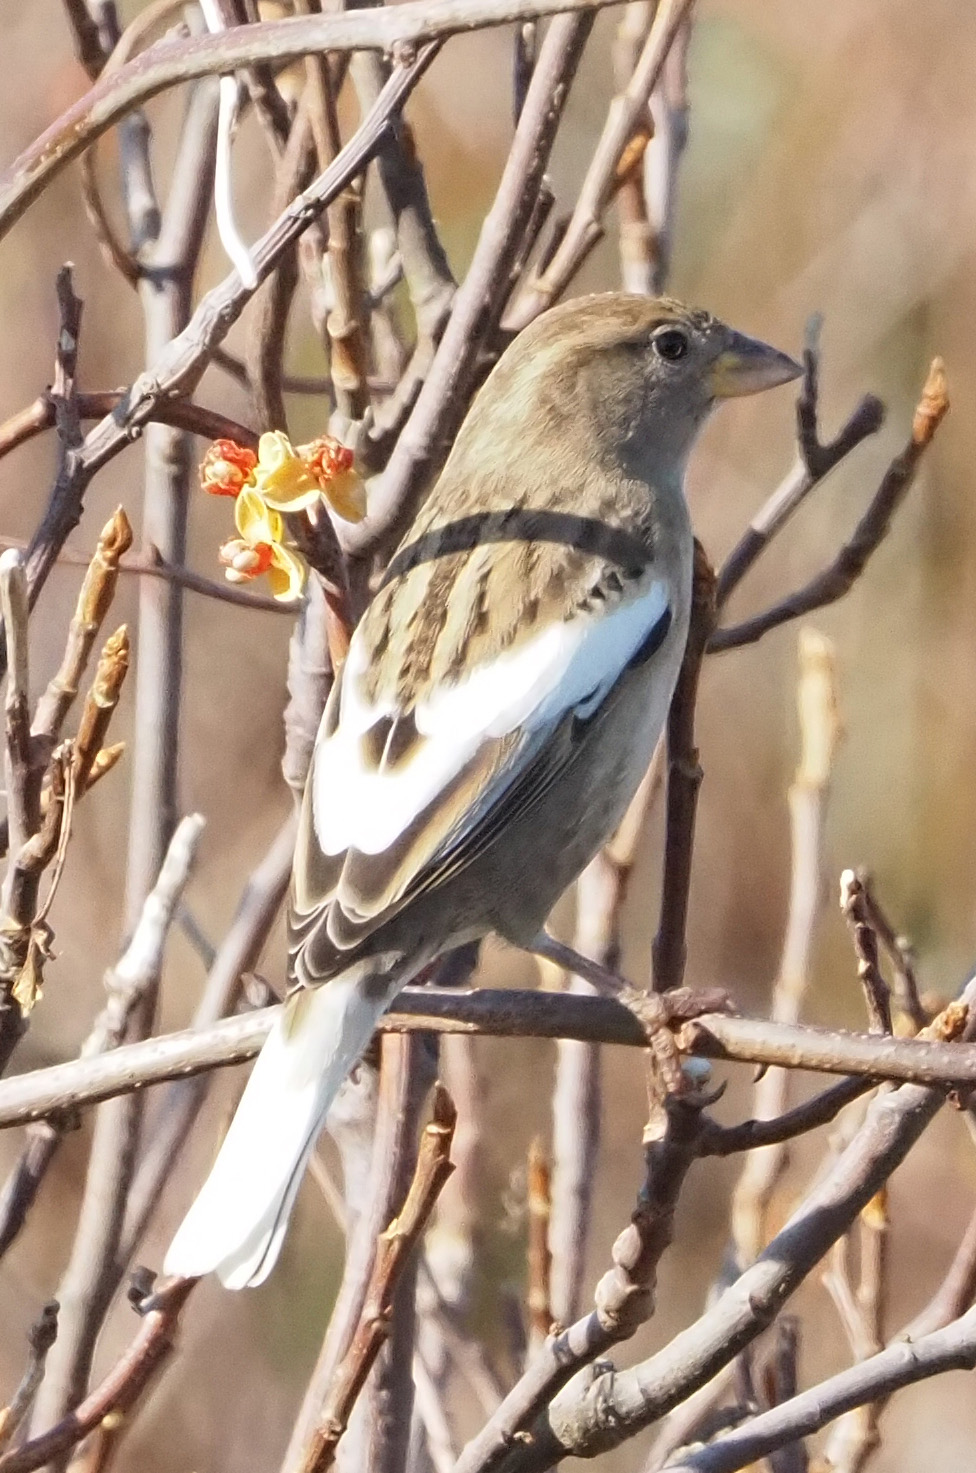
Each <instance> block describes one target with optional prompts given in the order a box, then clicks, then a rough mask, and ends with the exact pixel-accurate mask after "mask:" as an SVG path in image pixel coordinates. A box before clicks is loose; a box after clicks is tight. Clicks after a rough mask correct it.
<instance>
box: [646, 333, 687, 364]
mask: <svg viewBox="0 0 976 1473" xmlns="http://www.w3.org/2000/svg"><path fill="white" fill-rule="evenodd" d="M653 342H654V351H655V353H656V354H657V356H658V357H659V358H663V359H664V361H665V363H677V362H678V359H679V358H683V357H684V356H685V354H686V353H687V351H688V339H687V337H686V336H685V334H684V333H683V332H682V331H681V329H680V328H677V327H666V328H664V330H663V331H662V332H659V333H657V334H656V335H655V337H654V339H653Z"/></svg>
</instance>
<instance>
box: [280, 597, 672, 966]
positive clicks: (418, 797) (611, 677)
mask: <svg viewBox="0 0 976 1473" xmlns="http://www.w3.org/2000/svg"><path fill="white" fill-rule="evenodd" d="M628 592H630V593H631V596H630V597H627V596H626V595H624V596H621V597H620V598H619V600H617V601H616V605H615V606H612V607H610V608H607V607H606V606H603V607H602V608H600V609H599V610H597V611H595V612H594V611H592V610H588V609H583V610H580V611H578V612H577V613H576V614H575V615H574V616H573V617H572V618H570V619H567V620H565V621H563V622H561V623H559V624H549V625H548V626H547V627H545V628H544V629H542V630H540V631H539V632H538V633H536V634H534V635H532V636H531V637H529V638H527V639H525V640H523V641H522V642H521V644H519V645H517V646H515V647H514V648H512V649H510V650H506V651H504V652H502V653H501V654H499V655H497V656H496V657H495V658H494V659H493V660H492V661H490V662H489V663H486V664H483V665H481V666H479V667H477V668H475V669H474V670H472V671H470V672H468V673H467V674H466V675H465V676H464V678H463V679H461V680H458V681H456V682H454V683H452V684H443V683H442V684H440V685H438V686H435V687H434V689H433V690H430V691H428V692H426V693H424V694H422V695H421V696H420V697H419V698H418V699H417V700H415V701H414V702H413V704H412V706H411V707H410V708H409V709H403V708H402V706H398V704H397V702H396V700H395V699H394V698H392V697H391V696H389V695H386V696H384V695H382V694H380V695H378V696H375V697H374V698H372V699H369V698H368V697H367V695H366V690H365V687H366V681H365V679H364V677H365V675H366V671H367V664H368V655H367V644H366V641H365V640H364V639H362V638H361V637H360V634H359V632H357V634H356V635H355V636H354V637H353V640H352V643H351V645H350V649H349V655H348V658H347V660H346V664H345V666H344V667H343V671H342V676H341V691H339V692H337V693H335V694H334V697H333V699H332V700H330V704H329V707H328V708H327V711H326V716H325V717H324V718H323V732H322V738H321V739H320V740H319V742H318V743H317V745H316V751H315V755H314V758H313V766H312V772H311V776H310V780H309V786H308V791H307V793H306V802H305V805H304V815H303V824H302V834H301V836H300V840H299V853H298V856H297V858H296V884H295V894H294V897H293V915H292V949H293V951H294V950H296V949H301V948H302V947H303V946H306V945H308V943H309V942H310V939H311V938H312V936H313V934H314V933H315V931H316V930H317V929H321V923H322V922H324V923H325V930H326V932H327V936H328V942H326V937H325V936H321V937H320V940H321V942H322V943H323V944H322V945H319V944H318V940H316V944H315V946H314V948H313V950H314V951H315V952H316V953H317V954H319V953H324V952H331V951H332V950H333V949H335V951H337V952H339V953H343V954H344V955H345V957H346V958H347V959H348V958H349V954H350V952H351V951H352V950H354V949H355V947H356V946H357V945H359V944H360V943H361V942H362V941H363V940H365V938H366V937H367V936H368V935H369V934H370V933H371V932H372V931H374V930H375V929H376V928H377V926H379V925H380V924H381V923H382V922H383V921H384V920H385V919H386V918H388V917H389V916H390V915H391V914H393V913H394V912H395V911H397V910H399V909H400V908H401V907H402V906H403V905H404V904H405V903H406V902H407V901H408V900H409V899H411V898H412V897H413V896H415V895H416V894H419V893H421V892H422V891H423V890H427V889H429V888H430V887H431V886H432V885H435V884H439V883H442V882H443V880H444V879H446V878H447V877H448V876H449V875H450V874H452V873H454V872H456V871H457V870H458V869H459V868H460V867H462V866H464V865H466V864H469V863H470V862H471V860H472V859H473V858H474V857H475V856H476V855H477V854H479V853H481V852H483V850H484V848H485V847H486V845H487V844H489V843H490V842H491V841H492V839H493V838H494V837H495V835H496V833H497V831H498V828H499V826H500V825H501V824H502V823H503V822H504V820H505V817H506V815H507V814H508V813H510V812H511V811H512V806H511V805H512V804H513V803H516V804H518V805H519V807H522V806H523V805H528V804H531V803H532V802H534V801H536V800H537V798H538V797H539V796H541V794H542V793H543V792H545V791H546V790H547V789H548V787H549V785H550V784H551V782H552V781H554V780H555V777H556V776H557V775H558V773H559V772H560V771H561V770H562V768H563V766H564V764H565V762H567V761H568V760H570V759H571V756H572V752H573V750H574V747H575V743H574V741H573V728H574V723H579V722H585V721H587V720H588V719H589V718H590V717H591V716H592V715H593V714H594V712H596V711H597V710H598V709H599V707H600V705H601V704H602V702H603V701H604V700H605V699H606V697H607V695H608V693H609V692H610V690H611V689H612V688H613V686H614V684H615V683H616V681H617V680H618V679H619V677H620V676H621V674H622V673H623V671H624V670H625V669H626V668H627V666H628V665H629V664H630V663H631V661H633V660H634V659H635V658H636V657H638V656H639V654H640V652H641V651H642V649H643V648H645V647H646V646H647V645H648V643H649V641H652V640H653V639H654V638H655V637H656V636H658V637H663V632H662V631H664V630H666V627H667V623H668V622H669V620H670V611H669V599H668V589H667V587H666V585H665V584H664V583H663V582H661V581H659V580H652V581H649V582H647V583H645V584H644V586H643V587H641V588H639V589H635V590H628ZM339 964H340V965H341V964H342V963H339ZM336 969H338V965H337V967H336ZM303 970H305V971H308V968H307V967H306V968H303Z"/></svg>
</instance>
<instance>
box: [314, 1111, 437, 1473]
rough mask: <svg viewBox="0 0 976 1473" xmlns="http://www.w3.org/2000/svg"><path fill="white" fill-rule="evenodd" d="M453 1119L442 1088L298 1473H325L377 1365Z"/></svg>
mask: <svg viewBox="0 0 976 1473" xmlns="http://www.w3.org/2000/svg"><path fill="white" fill-rule="evenodd" d="M456 1119H457V1116H456V1114H455V1110H454V1106H453V1104H452V1103H451V1099H450V1096H449V1095H448V1093H447V1091H446V1090H445V1089H444V1088H443V1087H442V1086H437V1088H436V1091H435V1095H434V1112H433V1118H432V1119H431V1121H430V1124H429V1125H427V1127H426V1128H425V1130H424V1132H423V1135H422V1136H421V1140H420V1153H419V1157H418V1160H417V1167H416V1170H415V1172H414V1176H413V1181H412V1182H411V1184H410V1190H409V1192H408V1193H407V1197H406V1201H405V1202H404V1203H403V1206H402V1207H401V1208H400V1210H399V1212H398V1213H397V1215H396V1217H395V1218H394V1219H393V1221H392V1222H391V1223H390V1225H389V1227H388V1228H387V1229H386V1230H385V1232H383V1233H382V1234H381V1235H380V1239H379V1243H378V1245H377V1253H376V1259H375V1262H374V1264H373V1270H372V1273H371V1275H370V1280H369V1285H368V1287H367V1290H366V1297H365V1301H364V1304H363V1310H362V1314H361V1316H360V1320H359V1325H358V1327H357V1330H356V1334H355V1336H354V1338H353V1341H352V1344H351V1345H350V1347H349V1350H348V1351H347V1353H346V1354H345V1356H343V1358H342V1361H341V1362H340V1364H339V1367H338V1369H337V1371H336V1375H335V1378H334V1380H333V1383H332V1386H331V1388H330V1391H329V1397H328V1400H327V1402H326V1404H325V1406H324V1408H323V1411H322V1416H321V1420H320V1422H319V1425H318V1427H317V1428H316V1431H315V1436H314V1437H313V1439H312V1441H311V1443H310V1445H309V1448H308V1451H307V1454H306V1458H305V1461H304V1463H303V1465H302V1473H325V1470H326V1469H327V1468H330V1467H331V1466H332V1461H333V1454H334V1452H335V1447H336V1444H337V1443H338V1441H339V1438H340V1437H341V1436H342V1434H343V1432H344V1430H345V1428H346V1424H347V1423H348V1421H349V1414H350V1412H351V1411H352V1407H353V1405H354V1403H355V1401H356V1398H357V1397H358V1395H359V1393H360V1392H361V1391H362V1389H363V1386H364V1384H365V1382H366V1377H367V1376H368V1374H369V1371H370V1368H371V1366H372V1365H373V1363H374V1361H375V1360H376V1357H377V1355H378V1354H379V1352H380V1349H381V1347H382V1345H383V1342H384V1340H385V1338H386V1336H387V1335H388V1334H389V1324H390V1319H391V1317H392V1315H393V1295H394V1291H395V1289H396V1287H397V1283H398V1281H399V1278H400V1276H401V1274H402V1272H403V1269H404V1267H405V1265H406V1261H407V1259H408V1257H409V1256H410V1253H411V1252H412V1250H413V1248H414V1246H415V1245H416V1243H417V1242H418V1241H419V1239H420V1237H421V1236H422V1234H423V1231H424V1228H425V1227H426V1225H427V1220H428V1218H429V1217H430V1214H431V1212H432V1210H433V1207H434V1203H435V1201H436V1200H437V1197H438V1195H439V1193H440V1191H441V1188H442V1187H443V1185H444V1183H445V1182H446V1181H447V1179H448V1177H449V1176H450V1174H451V1172H452V1170H453V1167H452V1165H451V1141H452V1139H453V1135H454V1126H455V1122H456Z"/></svg>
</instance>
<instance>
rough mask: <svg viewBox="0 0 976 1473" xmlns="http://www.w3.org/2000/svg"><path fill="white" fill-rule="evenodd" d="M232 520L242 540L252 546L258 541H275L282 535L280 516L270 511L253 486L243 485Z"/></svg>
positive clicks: (279, 539) (282, 528)
mask: <svg viewBox="0 0 976 1473" xmlns="http://www.w3.org/2000/svg"><path fill="white" fill-rule="evenodd" d="M234 522H235V525H236V527H237V530H238V532H239V533H240V535H241V536H242V537H243V539H244V541H245V542H246V543H247V544H248V545H249V546H250V547H254V546H256V545H257V543H259V542H269V543H276V542H280V541H281V539H282V537H283V536H284V532H285V527H284V523H283V522H282V520H281V517H280V516H279V514H278V513H277V512H276V511H272V510H271V508H270V507H269V506H268V505H267V503H266V502H265V500H264V497H263V496H262V495H261V494H260V493H259V492H258V491H257V490H256V489H254V488H253V487H250V486H245V488H244V490H243V491H242V492H241V494H240V496H238V498H237V501H236V503H235V505H234Z"/></svg>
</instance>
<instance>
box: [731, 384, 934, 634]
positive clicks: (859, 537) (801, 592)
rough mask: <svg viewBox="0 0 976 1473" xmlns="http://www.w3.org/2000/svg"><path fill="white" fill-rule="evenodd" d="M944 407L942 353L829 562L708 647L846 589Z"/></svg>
mask: <svg viewBox="0 0 976 1473" xmlns="http://www.w3.org/2000/svg"><path fill="white" fill-rule="evenodd" d="M948 408H949V398H948V393H947V389H946V376H945V368H944V367H943V364H942V359H941V358H934V359H933V360H932V366H931V368H930V369H929V374H928V378H927V379H926V380H925V386H924V388H923V389H922V395H921V398H920V399H919V402H918V407H917V408H916V410H915V418H914V421H913V424H912V434H911V438H910V439H909V441H908V443H907V444H906V445H905V447H904V449H903V450H902V451H901V452H900V453H899V454H898V455H896V456H895V458H894V460H893V461H892V462H891V464H890V465H889V466H888V469H887V470H886V472H885V474H884V476H883V477H882V479H881V484H880V485H879V487H878V489H877V491H876V492H875V493H874V496H873V497H872V499H871V502H870V504H869V505H868V509H867V511H866V512H865V513H864V515H863V516H862V517H861V520H860V521H859V522H858V524H857V526H856V527H855V529H854V532H853V535H852V536H851V537H850V539H849V540H848V541H847V542H845V543H844V545H843V547H842V548H841V549H840V551H839V552H838V553H837V555H836V557H835V558H834V559H833V561H832V562H831V563H830V565H829V567H827V568H824V570H823V571H822V572H820V573H818V574H816V576H815V577H813V578H811V579H810V581H809V583H806V584H804V586H803V587H802V588H798V589H797V590H796V592H795V593H791V594H789V595H788V596H787V597H786V598H783V599H780V601H779V602H778V603H775V604H773V606H772V608H769V609H766V610H765V611H764V612H763V613H761V614H756V615H755V616H754V617H753V618H751V619H744V620H743V621H742V623H741V624H733V625H731V626H730V627H728V628H725V629H717V630H716V631H715V633H714V634H713V635H712V638H711V641H710V642H709V646H708V648H709V651H710V652H713V651H718V650H731V649H738V648H739V647H740V646H741V645H744V644H754V643H755V641H756V640H757V639H761V638H762V636H763V635H764V634H766V633H768V631H769V630H770V629H776V628H777V627H778V626H779V625H780V624H785V623H788V622H789V621H790V620H792V619H799V618H802V617H803V616H804V615H805V614H811V613H813V611H814V610H815V609H822V608H824V607H826V605H827V604H832V603H836V601H837V600H838V599H839V598H843V597H844V595H845V594H846V593H848V592H849V591H850V589H851V588H852V587H853V586H854V584H855V583H856V582H857V580H858V578H860V576H861V574H862V573H863V572H864V569H865V567H866V566H867V564H868V561H869V559H870V558H871V556H872V555H873V553H874V552H875V551H876V550H877V549H878V547H879V546H880V545H881V543H882V542H883V541H884V539H885V537H886V536H887V535H888V532H889V530H890V528H891V520H892V517H893V516H894V515H895V513H896V511H897V510H898V508H899V506H900V505H901V503H902V501H903V500H904V499H905V496H906V495H907V493H908V491H909V489H910V487H911V485H912V482H913V481H914V479H915V475H916V472H917V470H918V467H919V464H920V463H921V460H922V457H923V456H924V454H925V452H926V450H927V449H928V447H929V445H930V444H931V443H932V437H933V436H934V434H935V432H936V430H937V429H938V427H939V424H940V423H941V421H942V419H943V418H944V416H945V414H946V413H947V411H948Z"/></svg>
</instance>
